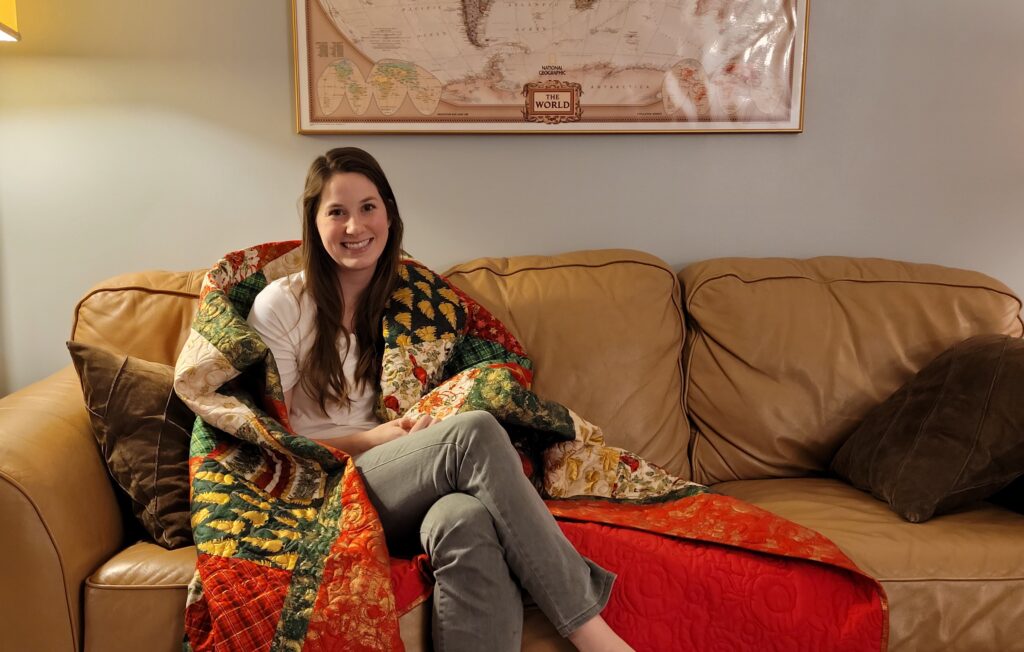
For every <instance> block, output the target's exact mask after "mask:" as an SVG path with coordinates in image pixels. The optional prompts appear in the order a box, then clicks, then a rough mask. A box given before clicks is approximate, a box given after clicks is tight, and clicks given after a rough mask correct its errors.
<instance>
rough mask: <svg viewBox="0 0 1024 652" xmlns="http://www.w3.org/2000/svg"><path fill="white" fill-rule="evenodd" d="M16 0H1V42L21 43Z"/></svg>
mask: <svg viewBox="0 0 1024 652" xmlns="http://www.w3.org/2000/svg"><path fill="white" fill-rule="evenodd" d="M15 1H16V0H0V41H20V40H21V34H19V33H18V10H17V9H16V8H15V6H14V5H15Z"/></svg>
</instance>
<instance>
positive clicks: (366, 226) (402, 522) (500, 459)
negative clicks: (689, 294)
mask: <svg viewBox="0 0 1024 652" xmlns="http://www.w3.org/2000/svg"><path fill="white" fill-rule="evenodd" d="M302 207H303V232H302V240H303V269H302V271H300V272H296V273H295V274H291V275H289V276H285V277H282V278H279V279H277V280H274V281H273V282H271V283H270V284H269V285H267V286H266V287H265V288H264V289H263V290H262V291H261V292H260V293H259V295H258V296H257V297H256V299H255V301H254V303H253V305H252V310H251V311H250V312H249V317H248V321H249V324H250V325H251V326H252V327H253V329H254V330H255V331H256V332H257V333H258V334H259V336H260V338H261V339H262V340H263V341H264V342H265V343H266V345H267V346H268V347H269V349H270V351H271V353H272V354H273V357H274V360H275V361H276V363H277V369H278V373H279V375H280V380H281V387H282V389H283V390H284V399H285V406H286V410H287V414H288V421H289V422H290V424H291V428H292V429H293V430H294V432H295V433H297V434H299V435H302V436H304V437H306V438H308V439H314V440H317V441H319V442H320V443H321V444H323V445H326V446H329V447H332V448H335V449H339V450H341V451H344V452H345V453H347V454H348V455H350V456H352V457H353V458H354V461H355V466H356V468H358V470H359V471H360V476H361V478H362V481H363V483H364V484H365V487H366V491H367V494H368V496H369V500H370V502H371V503H372V505H373V507H374V508H375V510H376V512H377V515H378V516H379V518H380V524H381V526H382V528H383V531H384V536H385V538H386V540H387V545H388V547H389V548H391V549H392V550H398V551H402V552H409V551H410V550H409V548H410V546H412V548H413V549H414V550H415V548H416V547H417V544H418V546H419V547H421V548H422V550H423V551H425V552H426V553H427V554H428V555H429V558H430V565H431V568H432V570H433V573H434V579H435V588H434V600H433V605H434V607H433V618H432V631H433V639H434V647H435V649H439V650H440V649H445V650H483V649H487V650H492V651H495V652H496V651H499V650H508V651H509V652H513V651H518V650H519V649H520V637H521V635H522V627H523V612H522V596H521V594H520V586H522V587H523V588H524V589H525V590H527V591H529V593H530V596H531V597H532V598H533V600H534V601H535V602H536V603H537V605H538V606H539V607H540V609H541V610H542V611H543V612H544V613H545V615H547V616H548V618H549V620H550V621H551V622H552V623H553V624H554V625H555V627H556V628H557V629H558V631H559V633H560V634H562V635H563V636H566V637H568V638H569V639H570V641H572V643H573V644H575V645H576V646H577V647H578V648H579V649H581V650H597V649H601V650H608V651H610V652H614V651H615V650H630V649H631V648H630V647H629V646H628V645H627V644H626V643H625V642H623V641H622V639H621V638H619V637H618V635H617V634H615V632H613V631H612V630H611V628H609V627H608V625H607V624H606V623H605V621H604V619H603V618H602V617H601V615H600V613H601V611H602V610H603V609H604V607H605V605H606V604H607V602H608V600H609V597H610V595H611V587H612V582H613V581H614V578H615V576H614V575H613V574H612V573H610V572H608V571H606V570H604V569H603V568H601V567H600V566H598V565H597V564H595V563H594V562H592V561H590V560H588V559H585V558H583V557H582V556H581V555H580V554H579V553H578V552H576V550H575V548H573V546H572V544H570V543H569V541H568V540H567V539H566V538H565V536H564V535H563V534H562V532H561V530H560V529H559V528H558V526H557V525H556V523H555V520H554V518H553V517H552V515H551V512H550V511H548V509H547V508H546V507H545V506H544V503H543V501H542V500H541V498H540V495H539V494H538V493H537V491H536V490H535V488H534V486H533V484H532V483H531V481H530V480H529V479H528V478H527V477H526V476H525V475H524V474H523V472H522V470H521V469H522V467H521V465H520V460H519V456H518V454H517V453H516V450H515V448H514V447H513V445H512V443H511V441H510V439H509V436H508V433H507V432H506V431H505V429H504V428H503V427H502V426H501V424H499V423H498V421H497V420H496V419H495V418H494V417H493V416H492V415H491V414H490V413H489V412H485V411H480V410H475V411H467V412H464V413H461V414H457V415H454V416H451V417H450V418H447V419H445V420H444V421H438V422H435V420H434V419H433V418H432V417H431V416H429V415H425V416H422V417H420V418H418V419H413V418H408V417H399V418H396V419H393V420H392V421H388V422H386V423H380V421H379V420H378V419H377V417H376V414H375V409H374V408H375V406H376V404H377V394H376V391H375V388H377V387H379V386H380V380H381V373H382V370H381V367H382V363H381V361H382V357H383V352H384V348H385V343H384V334H383V329H382V328H381V325H382V321H383V318H384V311H385V307H386V306H387V305H388V301H389V299H390V298H391V297H392V294H394V293H395V290H396V288H397V287H398V283H399V279H400V277H401V275H402V274H403V273H404V274H405V275H408V274H409V272H408V270H407V269H406V268H404V267H402V266H401V265H402V263H401V261H400V258H399V257H400V253H401V247H402V232H403V224H402V218H401V216H400V214H399V212H398V202H397V201H396V200H395V195H394V192H393V191H392V190H391V185H390V184H389V183H388V180H387V178H386V177H385V175H384V172H383V171H382V170H381V168H380V165H379V164H378V163H377V161H376V160H374V158H373V157H372V156H370V155H369V154H367V153H366V152H364V151H363V150H360V149H356V148H352V147H346V148H339V149H333V150H331V151H329V152H327V153H326V154H325V155H324V156H320V157H318V158H317V159H316V160H315V161H314V162H313V164H312V166H311V167H310V170H309V174H308V176H307V178H306V188H305V192H304V193H303V200H302ZM416 285H417V287H420V286H425V287H427V288H428V290H429V286H428V284H427V283H417V284H416ZM421 289H422V288H421ZM424 291H425V292H426V291H427V290H424ZM430 292H433V291H432V290H431V291H430ZM437 292H438V293H439V294H440V293H442V292H443V290H442V289H438V290H437ZM453 296H454V295H453ZM439 310H440V309H439ZM438 344H439V345H440V346H445V344H444V343H443V342H438ZM447 346H449V347H450V346H451V344H448V345H447ZM409 357H410V358H412V362H413V364H414V365H415V364H416V361H415V358H414V357H412V356H409ZM415 378H416V379H417V380H419V381H420V382H423V383H426V382H427V381H426V379H424V378H421V376H419V375H416V376H415ZM527 542H528V543H527Z"/></svg>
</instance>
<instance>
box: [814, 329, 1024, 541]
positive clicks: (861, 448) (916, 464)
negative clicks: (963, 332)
mask: <svg viewBox="0 0 1024 652" xmlns="http://www.w3.org/2000/svg"><path fill="white" fill-rule="evenodd" d="M1022 397H1024V340H1022V339H1020V338H1015V337H1007V336H1004V335H981V336H978V337H972V338H970V339H967V340H964V341H963V342H960V343H959V344H956V345H954V346H953V347H952V348H950V349H948V350H947V351H945V352H944V353H942V354H941V355H939V356H938V357H937V358H935V359H934V360H933V361H932V362H930V363H929V364H928V365H927V366H925V367H924V368H923V369H921V370H920V371H919V372H918V373H917V375H915V376H914V377H913V378H911V379H910V380H909V381H908V382H907V383H906V384H905V385H904V386H903V387H901V388H900V389H899V390H897V391H896V393H894V394H893V395H892V396H890V397H889V398H888V399H887V400H886V401H885V402H883V403H882V404H881V405H879V406H877V407H876V408H875V409H873V410H872V411H871V412H870V413H869V414H868V415H867V417H866V418H865V419H864V421H863V422H862V423H861V425H860V426H859V427H858V428H857V430H856V431H854V433H853V434H852V435H851V436H850V438H849V439H848V440H847V441H846V442H845V443H844V444H843V446H842V447H841V448H840V449H839V452H838V453H837V454H836V456H835V458H834V459H833V460H832V467H831V468H832V471H833V472H834V473H835V474H836V475H838V476H839V477H841V478H844V479H846V480H847V481H849V482H850V484H852V485H853V486H855V487H857V488H858V489H861V490H863V491H869V492H871V494H872V495H873V496H875V497H876V498H878V499H880V500H884V501H885V502H887V503H889V506H890V507H891V508H892V510H893V511H894V512H896V513H897V514H899V515H900V516H902V517H903V518H904V519H906V520H908V521H911V522H914V523H920V522H923V521H927V520H928V519H929V518H931V517H932V516H933V515H936V514H942V513H946V512H949V511H952V510H954V509H956V508H958V507H961V506H964V505H967V504H969V503H972V502H974V501H978V500H984V499H986V498H988V497H989V496H992V495H993V494H995V493H996V492H998V491H999V490H1000V489H1002V488H1004V487H1006V486H1007V485H1009V484H1010V483H1011V482H1013V481H1014V479H1016V478H1017V477H1018V476H1020V475H1022V474H1024V400H1022Z"/></svg>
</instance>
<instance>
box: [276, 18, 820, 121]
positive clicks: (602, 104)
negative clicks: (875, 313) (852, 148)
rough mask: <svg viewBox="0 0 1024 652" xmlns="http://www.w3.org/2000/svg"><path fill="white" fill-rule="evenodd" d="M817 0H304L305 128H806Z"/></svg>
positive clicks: (299, 107)
mask: <svg viewBox="0 0 1024 652" xmlns="http://www.w3.org/2000/svg"><path fill="white" fill-rule="evenodd" d="M807 2H808V0H750V1H740V0H293V9H294V29H295V34H294V43H295V53H294V56H295V79H296V114H297V119H298V120H297V122H298V130H299V132H300V133H309V134H312V133H386V132H419V133H437V132H486V133H496V132H515V133H531V132H536V133H587V132H717V131H801V130H802V128H803V86H804V64H805V51H806V42H807V14H808V7H807Z"/></svg>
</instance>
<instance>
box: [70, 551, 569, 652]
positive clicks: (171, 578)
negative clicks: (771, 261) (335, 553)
mask: <svg viewBox="0 0 1024 652" xmlns="http://www.w3.org/2000/svg"><path fill="white" fill-rule="evenodd" d="M195 565H196V549H195V547H194V546H188V547H185V548H179V549H177V550H164V549H163V548H161V547H159V546H156V545H154V544H152V543H137V544H135V545H133V546H130V547H128V548H126V549H124V550H122V551H121V552H119V553H118V554H116V555H115V556H114V557H113V558H111V559H110V560H109V561H108V562H107V563H105V564H103V565H102V566H100V568H99V569H97V570H96V572H95V573H93V574H92V576H91V577H90V578H89V579H88V581H87V582H86V587H85V652H138V651H139V650H145V652H172V651H174V652H178V651H180V650H181V641H182V637H183V636H184V634H185V600H186V595H187V589H188V584H189V582H190V581H191V580H192V575H193V573H194V572H195ZM430 610H431V602H430V600H427V601H426V602H424V603H422V604H420V605H419V606H417V607H416V608H414V609H412V610H411V611H409V612H408V613H406V614H404V615H403V616H402V617H401V618H399V620H398V625H399V631H400V634H401V636H402V642H403V643H404V644H405V649H406V652H423V651H424V650H429V649H430ZM573 649H575V648H573V647H572V645H571V644H570V643H569V642H568V641H567V640H566V639H563V638H562V637H561V636H559V635H558V632H557V631H556V630H555V627H554V625H552V624H551V622H550V621H548V619H547V618H546V617H545V616H544V614H542V613H541V612H540V611H539V610H538V609H537V608H536V607H535V606H532V605H531V606H528V607H527V608H526V610H525V612H524V624H523V650H524V651H529V652H555V651H556V650H557V651H559V652H561V651H568V650H573Z"/></svg>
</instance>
